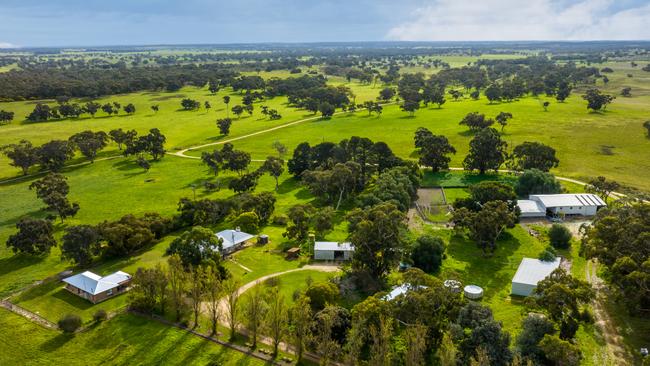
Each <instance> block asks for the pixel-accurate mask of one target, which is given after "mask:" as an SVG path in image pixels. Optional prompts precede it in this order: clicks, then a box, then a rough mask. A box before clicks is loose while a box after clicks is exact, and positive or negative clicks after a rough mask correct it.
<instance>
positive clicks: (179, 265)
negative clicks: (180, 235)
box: [167, 255, 187, 321]
mask: <svg viewBox="0 0 650 366" xmlns="http://www.w3.org/2000/svg"><path fill="white" fill-rule="evenodd" d="M167 265H168V268H169V272H168V278H169V290H170V291H169V295H170V297H171V301H172V305H173V306H174V314H175V319H176V321H179V320H180V319H181V315H182V313H183V307H184V302H183V295H184V294H185V289H186V286H187V281H186V277H187V275H186V274H185V268H183V262H182V261H181V258H180V257H179V256H178V255H171V256H170V257H169V259H167Z"/></svg>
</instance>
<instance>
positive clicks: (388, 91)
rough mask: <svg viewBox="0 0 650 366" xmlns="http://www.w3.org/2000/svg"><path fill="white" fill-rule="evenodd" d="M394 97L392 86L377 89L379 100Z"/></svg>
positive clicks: (386, 100) (385, 100)
mask: <svg viewBox="0 0 650 366" xmlns="http://www.w3.org/2000/svg"><path fill="white" fill-rule="evenodd" d="M393 97H395V89H393V88H383V89H382V90H381V91H379V100H381V101H384V102H388V101H389V100H391V99H393Z"/></svg>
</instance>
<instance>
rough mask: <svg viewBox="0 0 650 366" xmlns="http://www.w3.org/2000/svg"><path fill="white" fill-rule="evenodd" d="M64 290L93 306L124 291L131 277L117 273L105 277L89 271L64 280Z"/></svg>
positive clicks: (123, 273)
mask: <svg viewBox="0 0 650 366" xmlns="http://www.w3.org/2000/svg"><path fill="white" fill-rule="evenodd" d="M63 282H65V283H66V285H65V289H66V290H68V291H70V292H71V293H73V294H75V295H77V296H79V297H82V298H84V299H86V300H88V301H90V302H92V303H93V304H96V303H98V302H101V301H104V300H106V299H108V298H110V297H113V296H115V295H119V294H121V293H123V292H125V291H126V289H127V288H128V287H129V284H130V283H131V275H130V274H128V273H126V272H122V271H117V272H115V273H112V274H110V275H108V276H106V277H102V276H99V275H97V274H95V273H92V272H90V271H85V272H83V273H79V274H76V275H74V276H71V277H68V278H65V279H64V280H63Z"/></svg>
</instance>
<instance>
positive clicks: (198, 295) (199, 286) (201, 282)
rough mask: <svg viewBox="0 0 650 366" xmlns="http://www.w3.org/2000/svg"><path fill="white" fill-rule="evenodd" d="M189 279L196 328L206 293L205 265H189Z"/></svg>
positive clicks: (189, 292) (189, 291)
mask: <svg viewBox="0 0 650 366" xmlns="http://www.w3.org/2000/svg"><path fill="white" fill-rule="evenodd" d="M187 280H188V283H189V286H188V294H189V295H190V304H191V306H192V313H193V314H194V328H196V327H198V326H199V315H201V303H202V302H203V297H204V295H205V267H204V266H197V267H194V266H192V265H190V266H189V271H188V276H187Z"/></svg>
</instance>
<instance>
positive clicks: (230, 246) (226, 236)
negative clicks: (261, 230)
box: [215, 228, 255, 254]
mask: <svg viewBox="0 0 650 366" xmlns="http://www.w3.org/2000/svg"><path fill="white" fill-rule="evenodd" d="M215 235H216V236H217V237H218V238H219V239H221V240H222V242H221V253H222V254H230V253H232V252H234V251H237V250H239V249H241V248H243V247H244V245H245V244H246V242H247V241H249V240H251V239H253V238H254V237H255V235H252V234H248V233H245V232H243V231H241V230H240V229H239V228H236V229H235V230H223V231H220V232H218V233H216V234H215Z"/></svg>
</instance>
